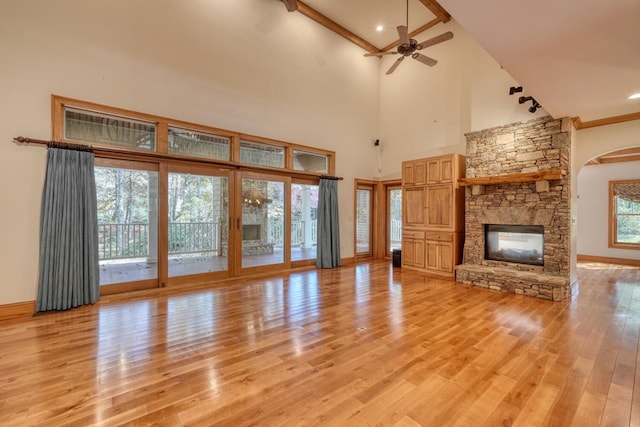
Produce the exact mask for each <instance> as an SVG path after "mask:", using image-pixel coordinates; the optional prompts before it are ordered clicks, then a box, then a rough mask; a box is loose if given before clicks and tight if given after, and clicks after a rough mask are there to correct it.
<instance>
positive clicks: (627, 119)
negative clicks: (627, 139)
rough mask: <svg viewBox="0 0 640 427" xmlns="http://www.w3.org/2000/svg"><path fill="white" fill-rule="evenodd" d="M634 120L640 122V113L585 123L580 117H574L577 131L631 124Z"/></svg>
mask: <svg viewBox="0 0 640 427" xmlns="http://www.w3.org/2000/svg"><path fill="white" fill-rule="evenodd" d="M632 120H640V112H637V113H631V114H623V115H621V116H613V117H607V118H604V119H598V120H590V121H588V122H583V121H582V120H580V117H574V118H573V126H574V127H575V128H576V129H577V130H580V129H588V128H594V127H598V126H607V125H613V124H616V123H624V122H630V121H632Z"/></svg>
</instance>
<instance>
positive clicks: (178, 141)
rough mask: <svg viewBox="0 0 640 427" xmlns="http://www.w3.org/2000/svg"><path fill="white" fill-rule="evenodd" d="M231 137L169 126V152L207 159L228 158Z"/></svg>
mask: <svg viewBox="0 0 640 427" xmlns="http://www.w3.org/2000/svg"><path fill="white" fill-rule="evenodd" d="M230 146H231V138H228V137H226V136H219V135H213V134H210V133H203V132H195V131H192V130H187V129H179V128H175V127H170V128H169V152H170V153H175V154H186V155H188V156H194V157H205V158H208V159H218V160H230V159H231V158H230V154H229V153H230Z"/></svg>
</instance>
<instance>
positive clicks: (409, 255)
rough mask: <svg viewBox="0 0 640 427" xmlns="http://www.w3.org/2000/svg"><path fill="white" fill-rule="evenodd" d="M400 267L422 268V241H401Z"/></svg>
mask: <svg viewBox="0 0 640 427" xmlns="http://www.w3.org/2000/svg"><path fill="white" fill-rule="evenodd" d="M402 265H404V266H408V267H420V268H424V240H414V239H404V240H402Z"/></svg>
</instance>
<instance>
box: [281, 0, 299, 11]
mask: <svg viewBox="0 0 640 427" xmlns="http://www.w3.org/2000/svg"><path fill="white" fill-rule="evenodd" d="M282 2H283V3H284V5H285V6H286V7H287V10H288V11H289V12H295V11H296V10H298V2H297V1H296V0H282Z"/></svg>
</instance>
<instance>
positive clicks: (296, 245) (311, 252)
mask: <svg viewBox="0 0 640 427" xmlns="http://www.w3.org/2000/svg"><path fill="white" fill-rule="evenodd" d="M317 217H318V185H317V184H311V183H309V184H303V183H297V182H293V183H291V233H290V241H291V261H292V262H295V261H304V260H314V261H315V259H316V255H317V234H318V227H317V225H318V221H317Z"/></svg>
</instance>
